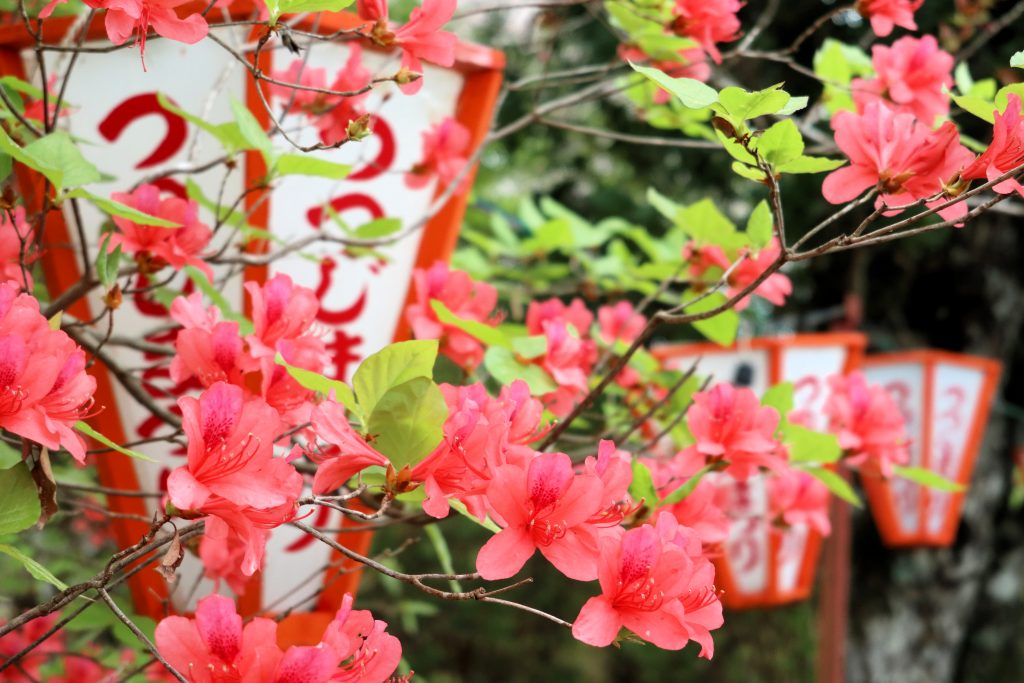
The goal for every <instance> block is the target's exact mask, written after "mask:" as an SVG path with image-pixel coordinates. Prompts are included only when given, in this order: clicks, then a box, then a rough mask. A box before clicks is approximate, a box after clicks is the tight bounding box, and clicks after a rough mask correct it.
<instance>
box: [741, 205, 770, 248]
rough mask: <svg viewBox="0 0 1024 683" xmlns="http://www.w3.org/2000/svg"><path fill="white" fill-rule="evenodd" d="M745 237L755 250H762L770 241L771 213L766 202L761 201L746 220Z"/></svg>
mask: <svg viewBox="0 0 1024 683" xmlns="http://www.w3.org/2000/svg"><path fill="white" fill-rule="evenodd" d="M747 237H748V238H749V239H750V243H751V244H752V245H753V246H754V248H755V249H762V248H764V247H766V246H768V244H769V243H770V242H771V241H772V212H771V209H769V208H768V202H766V201H765V200H763V199H762V200H761V201H760V202H758V203H757V206H755V207H754V210H753V211H752V212H751V214H750V218H749V219H748V220H747Z"/></svg>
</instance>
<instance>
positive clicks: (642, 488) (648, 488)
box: [629, 460, 658, 509]
mask: <svg viewBox="0 0 1024 683" xmlns="http://www.w3.org/2000/svg"><path fill="white" fill-rule="evenodd" d="M629 497H630V498H632V499H633V500H635V501H637V502H639V501H640V500H641V499H643V500H644V501H646V503H647V507H649V508H652V509H653V508H654V507H655V506H656V505H657V503H658V492H657V489H655V488H654V477H652V476H651V468H649V467H648V466H647V465H646V464H644V463H642V462H640V461H639V460H633V481H632V482H630V484H629Z"/></svg>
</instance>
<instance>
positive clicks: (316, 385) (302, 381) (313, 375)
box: [274, 354, 366, 425]
mask: <svg viewBox="0 0 1024 683" xmlns="http://www.w3.org/2000/svg"><path fill="white" fill-rule="evenodd" d="M274 362H276V363H277V364H278V365H280V366H282V367H283V368H284V369H285V370H287V371H288V374H289V375H291V377H292V379H294V380H295V381H296V382H298V383H299V385H300V386H302V387H303V388H305V389H309V390H310V391H315V392H318V393H320V394H323V395H324V396H330V395H331V393H332V392H333V394H334V400H336V401H337V402H338V403H340V404H341V405H343V406H345V409H346V410H348V411H349V412H350V413H352V414H354V415H355V416H356V417H358V418H359V420H360V422H362V423H363V424H364V425H365V422H366V421H365V420H364V419H363V417H364V416H363V413H362V411H360V410H359V406H358V405H357V403H356V397H355V394H353V393H352V387H350V386H349V385H347V384H345V383H344V382H342V381H341V380H337V379H331V378H330V377H324V376H323V375H321V374H320V373H318V372H313V371H312V370H305V369H303V368H297V367H295V366H294V365H289V364H288V362H287V361H285V359H284V358H283V357H282V356H281V354H277V356H276V357H275V358H274Z"/></svg>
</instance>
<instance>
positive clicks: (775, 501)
mask: <svg viewBox="0 0 1024 683" xmlns="http://www.w3.org/2000/svg"><path fill="white" fill-rule="evenodd" d="M768 501H769V504H770V505H771V511H772V515H774V516H775V518H776V519H778V520H779V521H781V522H782V523H783V524H785V525H787V526H807V527H810V528H811V529H814V530H815V531H817V532H818V533H819V534H821V535H822V536H828V535H829V534H830V533H831V532H832V523H831V522H830V521H829V514H828V513H829V502H830V498H829V493H828V488H826V487H825V485H824V484H822V483H821V482H820V481H819V480H818V479H816V478H815V477H813V476H811V475H810V474H808V473H807V472H804V471H803V470H792V469H787V470H786V471H785V472H783V473H781V474H779V475H778V476H774V477H769V478H768Z"/></svg>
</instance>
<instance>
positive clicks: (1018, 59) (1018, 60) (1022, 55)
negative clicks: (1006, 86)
mask: <svg viewBox="0 0 1024 683" xmlns="http://www.w3.org/2000/svg"><path fill="white" fill-rule="evenodd" d="M1010 66H1012V67H1014V68H1017V69H1024V50H1021V51H1020V52H1014V53H1013V56H1012V57H1010Z"/></svg>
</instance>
